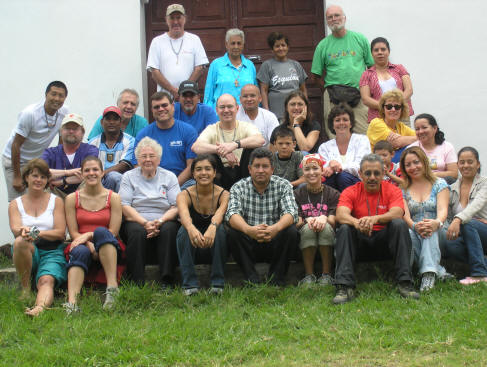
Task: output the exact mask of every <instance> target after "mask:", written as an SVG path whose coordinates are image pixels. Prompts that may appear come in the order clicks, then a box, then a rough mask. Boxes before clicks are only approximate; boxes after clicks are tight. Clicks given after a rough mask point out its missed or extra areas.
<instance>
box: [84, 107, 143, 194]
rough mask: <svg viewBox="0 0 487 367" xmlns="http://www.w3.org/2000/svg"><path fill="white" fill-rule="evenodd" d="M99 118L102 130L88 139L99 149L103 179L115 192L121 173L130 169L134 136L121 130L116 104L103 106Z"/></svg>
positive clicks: (120, 119)
mask: <svg viewBox="0 0 487 367" xmlns="http://www.w3.org/2000/svg"><path fill="white" fill-rule="evenodd" d="M102 116H103V117H102V119H101V126H102V127H103V132H102V133H101V134H100V135H98V136H96V137H94V138H93V139H90V141H89V143H90V144H91V145H94V146H96V147H97V148H98V150H99V155H98V158H100V160H101V161H102V163H103V169H104V177H103V179H104V180H105V181H106V182H107V183H108V182H110V184H109V186H111V187H113V188H114V190H115V191H116V192H118V190H119V188H120V181H121V180H122V174H123V173H124V172H125V171H128V170H129V169H132V167H133V166H132V158H133V155H134V141H135V139H134V137H133V136H130V135H129V134H126V133H124V132H122V130H121V125H122V112H121V111H120V109H119V108H118V107H116V106H110V107H107V108H105V110H104V111H103V115H102Z"/></svg>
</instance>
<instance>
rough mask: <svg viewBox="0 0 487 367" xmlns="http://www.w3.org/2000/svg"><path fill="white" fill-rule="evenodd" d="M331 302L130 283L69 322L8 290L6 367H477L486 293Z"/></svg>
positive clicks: (0, 290) (444, 287) (95, 297)
mask: <svg viewBox="0 0 487 367" xmlns="http://www.w3.org/2000/svg"><path fill="white" fill-rule="evenodd" d="M358 291H359V296H358V298H357V299H356V300H354V301H353V302H351V303H349V304H345V305H342V306H334V305H332V304H331V299H332V297H333V295H334V290H333V288H330V287H329V288H325V289H319V288H314V289H301V288H295V287H288V288H285V289H279V288H275V287H267V286H259V287H251V288H238V289H237V288H228V289H225V292H224V294H223V295H222V296H211V295H209V294H208V293H206V292H201V293H200V294H197V295H195V296H192V297H190V298H187V297H184V296H183V295H182V294H181V292H180V291H179V290H177V291H173V292H161V291H160V290H159V288H157V286H152V285H148V286H145V287H143V288H137V287H134V286H131V285H123V286H122V288H121V293H120V297H119V298H118V300H117V303H116V306H115V308H114V310H112V311H111V312H106V311H104V310H103V309H102V308H101V305H102V301H103V298H102V295H101V292H98V291H93V290H88V291H86V292H84V293H83V294H82V296H81V299H80V307H81V310H82V311H81V313H80V314H76V315H72V316H70V317H67V316H66V315H65V313H64V311H63V309H62V308H61V304H62V302H64V297H63V296H61V297H58V298H56V300H55V303H54V305H53V307H52V309H50V310H47V311H46V312H44V314H42V315H41V316H40V317H38V318H36V319H30V318H28V317H27V316H25V315H24V314H23V309H24V307H25V306H27V304H26V303H25V302H24V303H23V302H21V301H19V300H18V295H19V294H18V290H16V289H14V288H12V287H8V286H5V285H3V286H0V365H2V366H3V365H5V366H300V367H301V366H426V365H427V366H467V365H472V366H481V365H486V364H487V350H486V348H485V345H486V342H485V341H486V340H487V332H486V330H487V307H485V298H486V295H487V287H486V286H485V284H479V285H475V286H470V287H463V286H461V285H459V284H458V283H457V282H449V283H440V284H438V285H437V286H436V287H435V288H434V290H433V291H432V292H430V293H429V294H426V295H422V296H421V299H420V300H419V301H414V300H404V299H402V298H401V297H400V296H399V295H398V293H397V291H396V289H395V288H394V287H393V286H392V285H391V284H389V283H386V282H383V281H376V282H372V283H365V284H364V283H362V284H360V285H359V288H358Z"/></svg>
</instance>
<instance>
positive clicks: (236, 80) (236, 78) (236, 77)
mask: <svg viewBox="0 0 487 367" xmlns="http://www.w3.org/2000/svg"><path fill="white" fill-rule="evenodd" d="M235 68H236V69H237V70H238V73H237V74H235V71H234V70H232V74H233V76H234V77H235V81H234V82H233V84H235V87H236V88H238V87H239V85H240V83H239V82H238V78H239V77H240V72H241V71H242V69H243V65H242V63H240V65H239V66H236V67H235Z"/></svg>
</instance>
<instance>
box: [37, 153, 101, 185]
mask: <svg viewBox="0 0 487 367" xmlns="http://www.w3.org/2000/svg"><path fill="white" fill-rule="evenodd" d="M89 155H93V156H95V157H98V148H97V147H95V146H94V145H90V144H87V143H81V145H80V146H79V148H78V150H76V154H75V155H74V159H73V164H71V163H69V159H68V157H67V156H66V153H64V150H63V146H62V144H61V145H58V146H55V147H52V148H47V149H46V150H44V152H43V153H42V155H41V158H42V159H43V160H44V161H46V163H47V165H48V166H49V168H51V169H73V168H80V167H81V162H82V161H83V159H85V158H86V157H88V156H89ZM78 186H79V184H71V185H68V187H67V188H66V189H64V188H63V187H59V189H60V190H61V191H63V192H65V193H66V194H70V193H72V192H75V191H76V189H77V188H78Z"/></svg>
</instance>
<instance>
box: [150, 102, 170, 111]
mask: <svg viewBox="0 0 487 367" xmlns="http://www.w3.org/2000/svg"><path fill="white" fill-rule="evenodd" d="M168 107H169V103H161V104H156V105H154V106H152V109H154V110H159V109H161V108H168Z"/></svg>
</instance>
